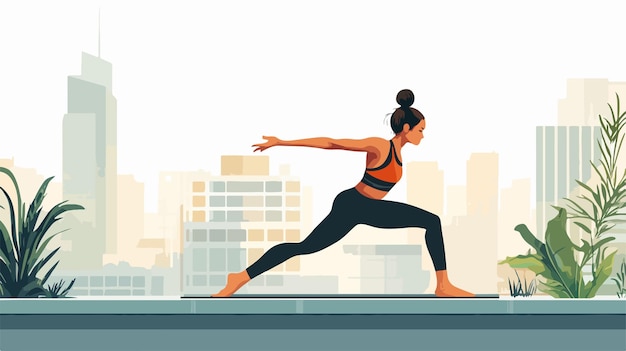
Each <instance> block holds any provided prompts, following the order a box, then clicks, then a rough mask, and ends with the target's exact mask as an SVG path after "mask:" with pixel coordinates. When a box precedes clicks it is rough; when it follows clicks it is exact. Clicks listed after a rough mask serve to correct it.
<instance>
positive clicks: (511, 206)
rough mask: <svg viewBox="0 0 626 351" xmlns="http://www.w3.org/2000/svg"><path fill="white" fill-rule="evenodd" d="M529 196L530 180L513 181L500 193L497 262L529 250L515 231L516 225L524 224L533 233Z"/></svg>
mask: <svg viewBox="0 0 626 351" xmlns="http://www.w3.org/2000/svg"><path fill="white" fill-rule="evenodd" d="M530 194H531V185H530V179H514V180H513V182H512V183H511V186H510V187H507V188H504V189H502V191H501V193H500V212H499V216H498V260H503V259H505V258H506V257H507V256H517V255H519V254H522V253H525V252H526V251H528V249H529V248H530V246H529V245H528V243H526V242H525V241H524V239H522V237H521V235H520V233H519V232H517V231H516V230H515V226H517V225H518V224H525V225H526V226H528V228H529V229H530V230H531V231H532V232H533V233H534V225H532V226H531V224H532V217H531V209H530Z"/></svg>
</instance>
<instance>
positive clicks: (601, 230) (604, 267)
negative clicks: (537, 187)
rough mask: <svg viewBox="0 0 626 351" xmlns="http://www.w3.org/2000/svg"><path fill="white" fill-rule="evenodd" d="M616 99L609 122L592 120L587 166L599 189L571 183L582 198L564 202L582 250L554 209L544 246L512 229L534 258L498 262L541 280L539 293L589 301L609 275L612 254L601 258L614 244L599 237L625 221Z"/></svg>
mask: <svg viewBox="0 0 626 351" xmlns="http://www.w3.org/2000/svg"><path fill="white" fill-rule="evenodd" d="M616 98H617V111H615V110H614V109H613V106H611V104H609V109H610V111H611V118H610V119H609V118H603V117H602V116H598V117H599V120H600V127H601V131H602V135H601V138H600V139H599V140H597V142H598V146H599V149H600V152H601V158H600V160H599V161H600V162H599V163H600V165H599V166H597V165H596V164H595V163H594V162H593V161H592V160H590V162H591V166H592V167H593V170H594V172H595V174H596V175H597V177H598V179H599V184H597V185H595V187H594V186H591V185H588V184H585V183H583V182H581V181H579V180H577V183H578V185H579V186H580V187H581V188H582V189H583V194H582V195H580V196H578V201H575V200H572V199H568V198H565V199H564V201H565V202H566V203H567V205H568V207H569V209H570V211H571V212H572V213H571V217H570V218H572V219H575V221H574V224H576V225H577V226H578V227H579V228H581V229H582V230H583V231H584V232H585V233H587V234H588V238H589V240H586V239H585V238H583V239H581V242H582V245H581V246H580V247H578V246H576V245H575V244H574V243H573V242H572V241H571V240H570V237H569V236H568V234H567V231H566V222H567V219H568V217H567V211H566V210H565V209H563V208H560V207H555V208H556V209H557V210H558V212H559V213H558V215H557V216H556V217H555V218H554V219H552V220H550V221H549V222H548V226H547V229H546V235H545V240H546V242H545V243H543V242H541V241H540V240H538V239H537V238H536V237H535V236H534V235H533V234H532V233H531V232H530V231H529V230H528V228H527V227H526V225H524V224H520V225H518V226H516V227H515V230H517V231H518V232H519V233H520V234H521V235H522V238H523V239H524V240H525V241H526V242H527V243H528V244H529V245H530V246H531V247H532V248H533V249H535V252H536V253H534V254H531V253H530V252H529V253H528V254H527V255H518V256H516V257H508V258H507V259H506V260H504V261H502V262H501V264H505V263H508V264H509V265H510V266H511V267H513V268H516V267H519V268H528V269H531V270H532V271H533V272H535V273H536V274H537V275H538V276H540V277H542V278H543V279H545V281H543V282H541V281H540V283H541V285H540V286H539V290H542V291H544V292H546V293H548V294H550V295H551V296H554V297H569V298H573V297H593V296H595V294H596V293H597V291H598V289H600V287H601V286H602V284H604V282H605V281H606V280H607V279H608V277H609V276H610V275H611V270H612V268H613V261H614V259H615V254H616V252H612V253H610V254H608V255H607V252H606V251H607V247H606V245H607V244H608V243H609V242H610V241H612V240H614V239H615V238H614V237H604V236H605V234H606V233H608V232H610V231H611V230H612V229H613V227H615V225H616V224H617V223H620V222H625V221H624V219H623V218H622V216H624V215H626V213H625V212H624V211H623V210H624V208H626V169H622V170H620V169H619V167H618V164H617V160H618V158H619V153H620V150H621V147H622V144H623V142H624V133H623V132H622V130H623V128H624V126H626V112H621V106H620V100H619V95H617V94H616ZM620 174H621V175H620ZM576 253H581V254H582V258H581V259H580V260H577V259H576V256H577V255H576ZM589 262H590V263H591V280H590V281H588V282H585V281H584V280H583V272H582V268H583V267H584V266H585V265H586V264H587V263H589ZM618 277H620V276H619V275H618ZM621 279H622V280H623V278H621ZM621 288H623V283H622V286H621ZM621 288H620V291H621Z"/></svg>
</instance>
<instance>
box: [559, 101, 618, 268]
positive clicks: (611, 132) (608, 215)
mask: <svg viewBox="0 0 626 351" xmlns="http://www.w3.org/2000/svg"><path fill="white" fill-rule="evenodd" d="M615 95H616V98H617V111H615V110H613V107H612V106H611V104H608V105H609V109H610V110H611V118H610V119H609V118H604V117H602V116H601V115H600V116H598V117H599V120H600V127H601V132H602V135H601V138H600V139H599V140H597V143H598V146H599V148H600V152H601V158H600V167H598V166H596V164H595V163H593V162H591V166H592V167H593V170H594V172H595V174H596V175H597V176H598V179H599V184H597V185H596V186H595V189H594V188H592V187H591V186H589V185H587V184H585V183H583V182H581V181H579V180H577V181H576V182H577V183H578V185H580V186H581V187H582V189H584V190H585V194H582V195H579V196H578V198H579V199H581V201H580V202H576V201H574V200H572V199H568V198H564V200H565V201H566V202H567V204H568V207H569V208H570V211H571V218H573V219H580V220H583V221H584V222H586V223H587V224H585V223H583V222H581V221H575V222H574V223H575V224H576V225H577V226H579V227H580V228H581V229H582V230H583V231H585V232H586V233H587V234H588V235H589V241H587V240H585V239H582V242H583V244H584V245H588V246H589V247H591V250H590V255H589V256H587V257H583V264H586V263H587V262H589V261H591V272H592V274H593V273H594V272H595V270H596V269H597V268H598V264H599V262H601V261H602V260H603V259H604V257H603V255H604V251H605V250H602V248H603V247H604V246H605V245H606V244H607V243H608V242H610V241H611V240H614V239H615V238H613V237H606V238H603V239H601V237H602V236H603V235H604V234H606V233H607V232H609V231H610V230H611V229H613V227H614V226H615V225H616V224H617V223H620V222H626V221H624V219H623V218H622V216H624V215H626V212H624V211H623V209H624V208H625V207H626V169H623V170H620V169H619V166H618V163H617V162H618V159H619V154H620V151H621V148H622V143H623V142H624V133H622V129H623V128H624V126H625V125H626V112H621V107H620V100H619V95H618V94H615ZM620 173H622V174H621V175H620ZM596 253H598V255H599V256H598V257H595V259H594V256H595V255H596Z"/></svg>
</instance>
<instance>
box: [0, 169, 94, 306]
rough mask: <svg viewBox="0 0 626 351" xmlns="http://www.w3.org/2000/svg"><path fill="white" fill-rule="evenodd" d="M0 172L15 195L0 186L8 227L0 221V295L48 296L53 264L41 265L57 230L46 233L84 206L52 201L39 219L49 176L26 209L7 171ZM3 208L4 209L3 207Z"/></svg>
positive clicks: (13, 180)
mask: <svg viewBox="0 0 626 351" xmlns="http://www.w3.org/2000/svg"><path fill="white" fill-rule="evenodd" d="M0 173H3V174H5V175H6V176H8V177H9V178H10V179H11V182H12V183H13V187H14V189H15V194H16V198H17V199H16V200H17V201H16V202H14V201H13V199H11V196H9V194H8V192H7V191H6V190H5V189H4V188H3V187H1V186H0V192H2V194H3V195H4V197H5V199H6V202H7V204H8V208H6V209H8V212H9V213H8V215H9V223H8V226H7V225H5V224H4V223H2V221H0V297H39V296H50V295H51V294H50V292H49V290H48V289H47V288H46V287H45V283H46V281H47V280H48V278H50V275H51V274H52V272H53V271H54V269H55V268H56V267H57V265H58V264H59V262H58V261H57V262H56V263H55V264H54V265H52V267H51V268H49V269H47V271H46V270H45V269H44V266H46V264H48V262H49V261H50V260H51V259H52V258H53V257H54V255H55V254H56V253H57V252H58V251H59V249H60V247H57V248H56V249H53V250H52V251H51V252H47V253H44V252H45V251H46V249H47V246H48V244H50V241H51V240H52V239H53V238H54V237H55V236H56V235H58V234H60V233H61V232H57V233H54V234H50V233H49V232H50V228H51V227H52V225H53V224H54V223H56V222H57V221H58V220H59V219H61V217H60V216H61V215H62V214H63V213H65V212H67V211H72V210H80V209H84V208H83V207H82V206H80V205H76V204H68V203H66V202H67V201H64V202H61V203H59V204H56V205H54V206H53V207H52V209H50V211H48V212H47V213H46V214H45V216H44V217H43V219H41V220H40V215H41V211H42V205H43V200H44V198H45V196H46V189H47V187H48V184H49V183H50V181H51V180H52V178H53V177H50V178H48V179H46V180H45V181H44V182H43V183H42V184H41V187H40V188H39V190H38V191H37V194H36V195H35V198H34V199H33V201H32V203H31V204H30V206H29V208H28V212H27V211H26V204H24V203H23V202H22V197H21V194H20V189H19V186H18V183H17V180H16V179H15V176H14V174H13V172H11V170H9V169H7V168H4V167H0ZM3 209H5V208H4V207H3Z"/></svg>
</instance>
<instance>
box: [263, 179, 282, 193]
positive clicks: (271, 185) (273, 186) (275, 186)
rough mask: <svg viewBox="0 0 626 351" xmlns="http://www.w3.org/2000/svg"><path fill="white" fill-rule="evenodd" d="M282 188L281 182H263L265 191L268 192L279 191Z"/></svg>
mask: <svg viewBox="0 0 626 351" xmlns="http://www.w3.org/2000/svg"><path fill="white" fill-rule="evenodd" d="M282 190H283V182H279V181H268V182H265V191H266V192H268V193H275V192H280V191H282Z"/></svg>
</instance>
